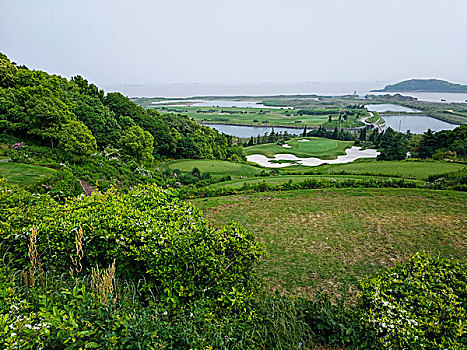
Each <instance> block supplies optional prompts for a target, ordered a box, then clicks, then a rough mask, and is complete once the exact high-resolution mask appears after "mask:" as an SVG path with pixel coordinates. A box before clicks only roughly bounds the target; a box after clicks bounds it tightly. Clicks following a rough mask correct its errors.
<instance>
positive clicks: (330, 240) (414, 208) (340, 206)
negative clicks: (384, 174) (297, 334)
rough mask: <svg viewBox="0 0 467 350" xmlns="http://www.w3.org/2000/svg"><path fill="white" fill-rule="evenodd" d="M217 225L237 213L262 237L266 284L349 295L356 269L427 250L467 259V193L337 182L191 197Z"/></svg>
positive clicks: (300, 292)
mask: <svg viewBox="0 0 467 350" xmlns="http://www.w3.org/2000/svg"><path fill="white" fill-rule="evenodd" d="M193 203H194V204H195V205H197V206H199V207H200V208H201V209H203V211H204V213H205V216H207V218H208V219H210V220H211V221H213V222H214V223H215V225H216V226H219V227H221V226H222V225H224V224H226V223H228V222H229V221H236V222H238V223H240V224H241V225H242V226H244V227H246V228H247V229H249V230H251V231H252V232H253V233H254V234H255V235H256V237H257V239H258V240H259V241H261V242H263V243H264V244H265V246H266V249H267V251H268V252H269V254H270V258H269V259H268V260H267V261H264V262H263V263H262V264H261V265H260V266H259V268H258V269H259V272H260V273H261V275H262V276H264V277H265V278H266V280H267V282H268V283H269V288H270V289H271V290H278V291H280V292H282V293H285V294H289V295H296V296H307V297H312V296H313V295H315V293H316V292H318V291H326V292H328V293H330V294H331V295H334V296H338V295H341V294H342V293H346V292H349V293H350V295H351V297H352V296H355V293H354V292H355V291H356V289H357V286H358V281H359V279H360V278H361V277H363V276H365V275H368V274H370V273H374V272H377V271H378V269H380V268H382V267H385V266H390V265H393V264H394V263H395V262H396V261H399V260H401V259H405V258H407V257H408V256H409V255H410V254H411V253H414V252H416V251H420V250H427V251H429V252H432V253H440V254H442V255H443V256H449V257H454V258H459V259H467V254H466V252H467V206H466V204H467V193H461V192H451V191H429V190H418V189H417V190H414V189H339V190H337V189H336V190H302V191H289V192H280V193H279V192H273V193H260V194H255V195H243V196H232V197H217V198H209V199H196V200H193Z"/></svg>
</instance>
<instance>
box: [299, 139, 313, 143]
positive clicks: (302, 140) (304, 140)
mask: <svg viewBox="0 0 467 350" xmlns="http://www.w3.org/2000/svg"><path fill="white" fill-rule="evenodd" d="M298 142H311V140H307V139H301V140H298Z"/></svg>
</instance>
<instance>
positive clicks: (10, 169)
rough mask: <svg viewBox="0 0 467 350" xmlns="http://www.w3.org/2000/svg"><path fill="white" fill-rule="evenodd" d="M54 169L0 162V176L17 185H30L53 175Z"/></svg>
mask: <svg viewBox="0 0 467 350" xmlns="http://www.w3.org/2000/svg"><path fill="white" fill-rule="evenodd" d="M55 172H56V170H54V169H50V168H45V167H39V166H35V165H29V164H21V163H13V162H6V163H4V162H0V177H4V178H5V179H6V180H7V181H8V182H11V183H14V184H16V185H19V186H27V185H31V184H33V183H35V182H37V181H39V180H40V179H41V178H43V177H46V176H50V175H53V174H54V173H55Z"/></svg>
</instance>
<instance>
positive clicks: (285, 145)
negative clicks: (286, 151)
mask: <svg viewBox="0 0 467 350" xmlns="http://www.w3.org/2000/svg"><path fill="white" fill-rule="evenodd" d="M282 147H284V148H292V146H290V145H288V144H286V143H284V144H283V145H282Z"/></svg>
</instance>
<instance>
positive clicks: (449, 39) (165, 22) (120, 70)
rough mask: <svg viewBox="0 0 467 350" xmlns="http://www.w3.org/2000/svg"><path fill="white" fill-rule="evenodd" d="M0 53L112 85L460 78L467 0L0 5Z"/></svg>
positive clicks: (113, 0)
mask: <svg viewBox="0 0 467 350" xmlns="http://www.w3.org/2000/svg"><path fill="white" fill-rule="evenodd" d="M0 52H3V53H5V54H6V55H8V56H9V58H10V59H11V60H13V61H15V62H17V63H19V64H25V65H27V66H28V67H30V68H34V69H41V70H45V71H48V72H50V73H57V74H61V75H64V76H66V77H71V76H73V75H76V74H80V75H82V76H84V77H85V78H87V79H88V80H90V81H92V82H94V83H97V84H99V85H103V84H110V83H144V84H146V83H173V82H203V83H259V82H305V81H322V82H323V81H374V80H381V81H389V82H396V81H400V80H404V79H407V78H416V77H417V78H431V77H434V78H442V79H447V80H450V81H453V82H458V83H467V0H442V1H441V0H391V1H380V0H196V1H195V0H170V1H169V0H132V1H126V0H125V1H124V0H55V1H52V0H40V1H37V0H30V1H26V0H0Z"/></svg>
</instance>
